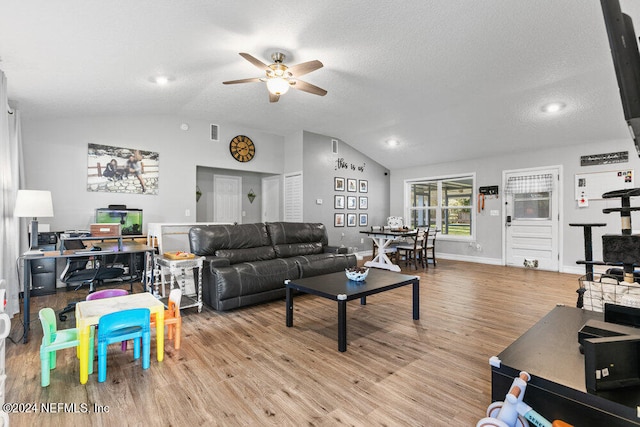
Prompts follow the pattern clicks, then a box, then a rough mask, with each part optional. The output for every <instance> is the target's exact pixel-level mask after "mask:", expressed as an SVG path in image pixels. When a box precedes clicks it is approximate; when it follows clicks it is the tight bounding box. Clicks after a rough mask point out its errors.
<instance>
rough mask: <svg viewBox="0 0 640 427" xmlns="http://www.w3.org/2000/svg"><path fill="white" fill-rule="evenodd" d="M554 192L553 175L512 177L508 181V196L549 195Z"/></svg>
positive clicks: (506, 191)
mask: <svg viewBox="0 0 640 427" xmlns="http://www.w3.org/2000/svg"><path fill="white" fill-rule="evenodd" d="M551 190H553V175H552V174H550V173H548V174H541V175H526V176H512V177H510V178H509V179H508V180H507V188H505V190H504V192H505V193H506V194H522V193H547V192H550V191H551Z"/></svg>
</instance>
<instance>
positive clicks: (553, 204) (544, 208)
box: [505, 169, 560, 271]
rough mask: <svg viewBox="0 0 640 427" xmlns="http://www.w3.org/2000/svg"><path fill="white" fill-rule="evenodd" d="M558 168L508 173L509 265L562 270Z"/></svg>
mask: <svg viewBox="0 0 640 427" xmlns="http://www.w3.org/2000/svg"><path fill="white" fill-rule="evenodd" d="M558 174H559V171H558V170H557V169H548V170H535V171H528V172H527V171H523V172H517V171H516V172H513V171H512V172H509V173H506V174H505V263H506V265H510V266H516V267H529V268H538V269H541V270H551V271H559V265H560V262H559V257H558V254H559V250H558V245H559V222H560V221H559V213H560V211H559V209H560V206H559V197H558Z"/></svg>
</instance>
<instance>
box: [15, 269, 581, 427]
mask: <svg viewBox="0 0 640 427" xmlns="http://www.w3.org/2000/svg"><path fill="white" fill-rule="evenodd" d="M413 272H415V270H413ZM418 274H419V275H420V277H421V295H420V296H421V299H420V320H419V321H414V320H412V318H411V287H410V286H405V287H403V288H399V289H395V290H393V291H389V292H385V293H382V294H378V295H374V296H371V297H369V298H368V299H367V305H366V306H360V304H359V303H358V301H351V302H350V303H349V304H348V308H347V316H348V322H347V323H348V334H347V339H348V350H347V352H345V353H339V352H338V350H337V329H336V327H337V307H336V304H335V303H333V302H331V301H328V300H325V299H322V298H318V297H314V296H309V295H303V296H299V297H296V299H295V306H294V307H295V314H294V327H293V328H287V327H285V304H284V300H281V301H274V302H272V303H268V304H262V305H258V306H253V307H249V308H244V309H238V310H233V311H230V312H215V311H213V310H211V309H208V308H205V309H204V310H203V312H202V313H200V314H198V313H197V312H196V311H195V310H193V309H189V310H185V311H184V313H183V316H184V317H183V340H182V348H181V349H180V350H179V351H176V350H174V348H173V343H172V342H168V343H167V345H166V353H165V360H164V362H162V363H158V362H157V360H155V351H153V350H152V356H151V367H150V369H148V370H146V371H143V370H142V368H141V366H140V362H139V361H134V360H133V356H132V351H131V350H129V351H128V352H127V353H122V352H121V350H120V347H119V345H112V346H110V348H109V359H108V369H107V381H106V382H105V383H102V384H99V383H98V382H97V374H94V375H92V376H90V377H89V382H88V383H87V384H86V385H80V383H79V381H78V363H77V360H76V358H75V351H74V350H63V351H60V352H58V367H57V368H56V369H55V370H54V371H52V373H51V385H50V386H49V387H47V388H42V387H40V373H39V372H40V359H39V344H40V340H41V337H42V333H41V328H40V324H39V321H38V317H37V313H38V310H39V309H40V308H41V307H43V306H52V307H55V308H56V309H59V308H62V307H63V306H64V305H65V303H66V301H67V299H70V300H74V299H75V300H77V299H82V298H83V295H82V294H81V293H79V292H76V293H71V292H58V293H57V294H56V295H54V296H43V297H36V298H33V299H32V302H33V304H32V307H31V312H32V314H31V317H32V319H34V321H33V322H32V324H31V333H30V339H29V342H28V344H26V345H24V344H22V343H20V344H12V343H10V342H9V341H7V352H6V355H7V375H8V378H7V381H6V402H21V403H28V402H35V403H36V404H40V403H57V402H60V403H62V404H65V403H66V404H76V406H77V410H78V411H80V410H81V408H82V406H81V405H82V404H86V405H88V407H89V409H90V413H87V414H83V413H64V412H62V413H49V414H43V413H38V414H35V413H28V414H12V415H11V424H12V426H27V425H47V426H65V427H67V426H76V425H78V426H79V425H82V426H90V425H95V426H121V425H136V426H138V425H145V426H169V425H171V426H197V425H207V426H210V425H220V426H241V425H250V426H254V425H255V426H262V425H278V426H283V425H287V426H304V425H307V426H333V425H353V426H475V423H476V422H477V421H478V420H479V419H480V418H482V417H483V416H484V413H485V410H486V407H487V405H488V404H489V403H490V396H491V380H490V367H489V362H488V361H489V358H490V357H491V356H494V355H497V354H498V353H500V352H501V351H502V350H503V349H504V348H505V347H507V346H508V345H509V344H510V343H511V342H513V341H514V340H515V339H516V338H518V337H519V336H520V335H521V334H522V333H524V332H525V331H526V330H527V329H528V328H529V327H531V326H532V325H533V324H534V323H536V321H538V320H539V319H540V318H541V317H542V316H544V315H545V314H546V313H547V312H549V311H550V310H551V309H552V308H553V307H554V306H555V305H556V304H557V303H560V304H566V305H570V306H574V305H575V302H576V292H575V290H576V289H577V288H578V280H577V278H578V276H576V275H568V274H560V273H551V272H545V271H535V270H528V269H520V268H507V267H500V266H490V265H482V264H473V263H465V262H454V261H448V260H442V261H439V263H438V267H437V268H434V267H433V266H431V267H430V268H429V269H426V270H420V271H419V272H418ZM20 319H21V318H18V317H17V316H16V317H15V318H14V319H13V321H12V323H13V328H12V336H13V337H15V338H16V339H17V337H18V336H20V335H21V320H20ZM73 322H74V320H73V317H71V318H70V320H67V321H66V322H64V323H63V324H62V325H61V327H63V328H65V327H72V326H73ZM154 347H155V339H154V340H152V349H153V348H154ZM94 404H97V405H102V406H103V407H108V411H109V412H108V413H93V411H92V409H93V406H94ZM60 410H61V411H63V408H62V407H61V408H60Z"/></svg>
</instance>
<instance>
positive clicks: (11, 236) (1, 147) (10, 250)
mask: <svg viewBox="0 0 640 427" xmlns="http://www.w3.org/2000/svg"><path fill="white" fill-rule="evenodd" d="M21 163H22V134H21V131H20V114H19V112H18V111H17V110H11V109H10V107H9V100H8V96H7V79H6V77H5V74H4V72H3V71H2V70H0V190H1V191H0V210H1V211H2V221H1V222H0V279H5V280H6V281H7V307H6V311H7V313H8V314H9V316H13V315H14V314H16V313H19V312H20V303H19V299H18V296H19V292H20V289H22V282H21V281H20V280H19V277H18V271H17V268H16V267H17V264H16V260H17V259H18V256H19V253H20V220H19V219H18V218H14V216H13V208H14V205H15V200H16V194H17V192H18V188H19V187H20V186H21V184H22V182H23V179H21V175H22V174H23V172H22V171H23V168H22V167H21Z"/></svg>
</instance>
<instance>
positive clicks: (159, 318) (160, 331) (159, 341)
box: [156, 307, 164, 362]
mask: <svg viewBox="0 0 640 427" xmlns="http://www.w3.org/2000/svg"><path fill="white" fill-rule="evenodd" d="M156 347H157V349H156V351H157V353H158V362H162V361H163V360H164V307H162V310H160V311H159V312H157V313H156Z"/></svg>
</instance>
